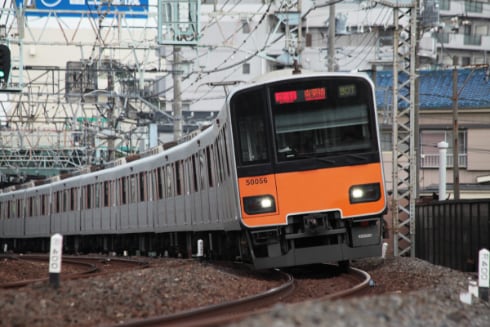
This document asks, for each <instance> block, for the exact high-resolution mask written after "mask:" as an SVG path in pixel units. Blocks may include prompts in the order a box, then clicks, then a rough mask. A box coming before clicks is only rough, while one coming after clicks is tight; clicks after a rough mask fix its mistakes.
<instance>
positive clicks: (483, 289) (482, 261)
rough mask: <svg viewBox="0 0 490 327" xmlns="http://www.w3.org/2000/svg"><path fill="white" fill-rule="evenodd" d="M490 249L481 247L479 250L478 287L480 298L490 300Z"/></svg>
mask: <svg viewBox="0 0 490 327" xmlns="http://www.w3.org/2000/svg"><path fill="white" fill-rule="evenodd" d="M489 264H490V251H488V250H487V249H481V250H480V252H478V288H479V293H480V298H481V299H483V300H485V301H488V287H489V286H490V265H489Z"/></svg>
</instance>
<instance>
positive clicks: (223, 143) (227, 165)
mask: <svg viewBox="0 0 490 327" xmlns="http://www.w3.org/2000/svg"><path fill="white" fill-rule="evenodd" d="M225 130H226V126H225V127H224V128H223V130H222V135H221V136H222V137H221V148H222V152H223V153H224V156H223V157H224V162H225V168H226V175H227V176H230V174H231V167H230V158H229V157H228V151H227V148H226V134H225Z"/></svg>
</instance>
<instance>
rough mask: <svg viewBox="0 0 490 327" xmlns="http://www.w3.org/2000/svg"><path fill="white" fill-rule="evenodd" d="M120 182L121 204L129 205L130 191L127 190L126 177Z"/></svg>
mask: <svg viewBox="0 0 490 327" xmlns="http://www.w3.org/2000/svg"><path fill="white" fill-rule="evenodd" d="M119 182H120V186H121V187H120V188H121V204H127V203H128V191H127V189H126V187H127V182H126V177H121V178H120V179H119Z"/></svg>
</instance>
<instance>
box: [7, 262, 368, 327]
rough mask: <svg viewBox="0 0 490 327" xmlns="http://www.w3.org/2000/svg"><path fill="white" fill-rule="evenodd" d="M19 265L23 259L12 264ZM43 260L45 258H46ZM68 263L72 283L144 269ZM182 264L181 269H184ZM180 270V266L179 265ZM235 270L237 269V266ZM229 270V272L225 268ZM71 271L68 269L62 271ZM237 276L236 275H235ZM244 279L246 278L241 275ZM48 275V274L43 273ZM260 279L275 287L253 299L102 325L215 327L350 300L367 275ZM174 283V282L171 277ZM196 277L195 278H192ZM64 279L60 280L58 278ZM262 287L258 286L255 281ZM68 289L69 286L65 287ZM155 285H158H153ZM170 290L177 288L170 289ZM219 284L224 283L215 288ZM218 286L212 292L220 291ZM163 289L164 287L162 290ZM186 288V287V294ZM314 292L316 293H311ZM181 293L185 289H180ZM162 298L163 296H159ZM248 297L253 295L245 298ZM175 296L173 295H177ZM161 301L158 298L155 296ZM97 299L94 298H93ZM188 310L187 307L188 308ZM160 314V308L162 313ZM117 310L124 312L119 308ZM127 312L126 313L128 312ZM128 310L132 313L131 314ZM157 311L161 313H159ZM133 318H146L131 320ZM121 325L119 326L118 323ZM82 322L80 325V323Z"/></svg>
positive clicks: (306, 272)
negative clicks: (300, 305) (282, 308)
mask: <svg viewBox="0 0 490 327" xmlns="http://www.w3.org/2000/svg"><path fill="white" fill-rule="evenodd" d="M10 260H21V259H10ZM22 260H25V261H28V260H34V261H38V262H40V263H41V264H43V265H44V266H45V267H47V264H45V263H42V260H43V258H42V257H40V256H32V257H29V256H26V257H25V258H22ZM44 260H47V257H44ZM72 260H73V261H74V262H75V265H76V270H77V271H76V272H74V273H70V274H67V273H66V272H65V274H66V275H65V276H64V278H65V279H72V278H86V277H91V276H96V275H97V274H110V273H112V272H117V271H121V270H124V269H125V270H128V269H135V268H139V267H141V266H142V267H145V264H144V263H142V262H141V261H135V260H126V259H119V258H114V259H112V258H106V257H104V258H96V257H94V258H91V257H75V258H72V257H69V258H68V257H67V258H65V257H64V259H63V262H65V263H66V265H69V264H70V265H71V262H72ZM185 262H186V261H183V264H184V265H187V264H186V263H185ZM179 265H180V263H179ZM235 268H236V267H235ZM235 268H231V270H230V272H231V275H230V277H232V276H236V275H235V273H233V270H234V269H235ZM224 269H225V270H227V268H224ZM66 270H70V269H66ZM237 274H238V275H240V274H241V272H240V270H239V271H238V272H237ZM245 274H247V273H245ZM46 275H47V270H46ZM261 275H263V276H262V278H264V279H267V280H269V281H271V280H276V281H277V282H274V283H271V284H270V287H269V288H262V292H261V293H258V294H254V295H246V296H243V297H241V298H239V299H237V300H232V301H228V300H226V302H223V303H221V304H216V303H219V302H217V301H214V303H215V304H212V305H208V306H200V307H199V308H196V307H193V308H192V309H188V310H184V311H178V312H177V311H174V313H166V314H165V315H164V314H163V311H161V310H158V309H156V310H155V311H153V313H152V314H150V315H149V316H147V318H133V319H132V318H130V317H131V316H129V317H126V318H125V319H120V320H119V319H111V317H109V316H108V317H106V319H105V320H104V321H105V322H106V323H104V325H105V326H110V325H111V324H115V325H117V326H161V325H165V326H171V327H182V326H187V327H192V326H219V325H225V324H227V323H231V322H233V321H239V320H243V319H245V318H247V317H249V316H251V315H256V314H261V313H266V312H267V311H268V310H270V308H272V306H273V305H274V304H277V303H285V304H289V303H295V302H301V301H305V300H318V301H320V300H329V299H338V298H341V297H346V296H353V295H355V294H357V292H359V291H362V289H364V288H365V287H367V286H368V285H369V280H370V276H369V274H367V273H365V272H363V271H361V270H358V269H350V270H349V271H348V273H341V272H340V270H338V269H335V266H333V265H331V266H330V265H329V266H327V265H318V267H308V268H306V269H303V270H300V269H299V268H298V269H294V270H293V269H288V270H287V271H286V270H285V271H280V270H271V271H269V272H268V273H267V274H265V271H264V272H262V274H261ZM173 278H174V277H173ZM195 278H199V276H195ZM232 278H234V277H232ZM62 279H63V278H62ZM40 280H41V281H42V280H47V278H44V279H36V280H30V281H24V282H23V283H19V285H18V286H17V287H20V286H22V285H27V284H28V283H30V282H37V281H40ZM259 283H260V282H259ZM67 285H68V284H67ZM153 285H154V286H157V284H153ZM172 285H173V286H177V285H175V284H172ZM219 285H222V284H219ZM219 285H218V284H216V285H213V286H211V287H220V286H219ZM169 287H172V286H170V285H169ZM163 289H165V286H164V287H163ZM188 289H189V288H187V290H188ZM312 290H314V292H313V291H312ZM182 291H184V289H182ZM160 294H162V293H160ZM199 294H200V293H196V294H195V296H199ZM248 294H252V293H250V292H249V293H248ZM175 295H176V296H177V293H175ZM154 296H159V295H154ZM94 300H95V299H94ZM72 301H73V300H72ZM189 308H190V307H189ZM162 309H163V308H162ZM121 310H125V309H124V308H121ZM126 310H127V309H126ZM129 310H131V309H129ZM159 312H161V314H160V313H159ZM133 317H145V316H144V315H143V316H137V315H135V316H133ZM117 320H119V321H118V322H117V323H116V321H117ZM79 322H81V320H79Z"/></svg>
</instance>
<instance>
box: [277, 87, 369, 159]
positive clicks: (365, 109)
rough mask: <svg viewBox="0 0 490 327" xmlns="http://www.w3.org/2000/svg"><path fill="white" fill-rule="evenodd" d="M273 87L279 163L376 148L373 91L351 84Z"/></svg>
mask: <svg viewBox="0 0 490 327" xmlns="http://www.w3.org/2000/svg"><path fill="white" fill-rule="evenodd" d="M349 83H350V84H346V85H343V84H342V83H341V82H340V83H338V84H333V83H328V82H323V84H322V83H318V81H315V83H312V82H308V83H297V84H294V83H291V84H287V85H280V86H278V87H276V88H273V89H271V94H270V95H271V103H272V112H273V119H274V126H275V139H276V145H277V147H276V152H277V158H278V160H279V161H282V160H292V159H295V158H305V157H314V156H318V155H329V154H334V153H340V152H348V151H366V150H369V149H373V147H374V146H375V142H374V140H375V138H374V137H373V134H374V133H373V126H374V124H372V123H370V119H371V117H370V115H369V113H370V110H371V109H372V108H369V105H368V104H369V103H371V102H372V101H370V100H372V99H371V98H370V93H369V91H370V90H371V88H370V87H368V86H366V85H363V84H360V83H357V84H356V83H354V82H352V81H349Z"/></svg>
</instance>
